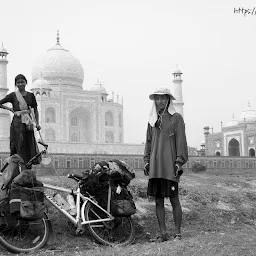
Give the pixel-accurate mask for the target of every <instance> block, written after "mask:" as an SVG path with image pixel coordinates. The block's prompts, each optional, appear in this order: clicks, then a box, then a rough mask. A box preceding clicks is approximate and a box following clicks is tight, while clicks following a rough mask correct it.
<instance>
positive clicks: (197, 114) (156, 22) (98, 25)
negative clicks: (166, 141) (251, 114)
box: [0, 0, 256, 147]
mask: <svg viewBox="0 0 256 256" xmlns="http://www.w3.org/2000/svg"><path fill="white" fill-rule="evenodd" d="M239 7H240V8H245V9H251V10H253V8H254V7H256V2H255V1H252V0H251V1H246V0H243V1H242V0H240V1H237V0H229V1H228V0H226V1H223V0H215V1H205V0H194V1H190V0H187V1H182V0H166V1H162V0H145V1H141V0H116V1H114V0H91V1H88V0H73V1H70V0H61V1H56V0H44V1H35V0H22V1H21V0H16V1H13V0H8V1H7V0H6V1H1V15H0V26H1V30H0V42H1V41H2V42H3V43H4V47H5V48H6V49H7V50H8V52H9V55H8V60H9V64H8V87H9V88H10V90H11V91H12V90H13V89H14V82H13V81H14V77H15V76H16V75H17V74H18V73H23V74H24V75H26V76H27V78H28V80H29V84H30V85H31V70H32V67H33V63H35V61H36V60H37V59H38V58H39V57H40V56H41V55H42V54H44V53H45V51H46V50H47V49H49V48H50V47H52V46H53V45H55V43H56V31H57V30H59V31H60V43H61V45H62V46H63V47H64V48H66V49H68V50H69V51H70V52H71V54H72V55H73V56H74V57H76V58H77V59H78V60H79V61H80V62H81V64H82V65H83V68H84V84H83V87H84V89H85V90H89V89H90V88H91V87H92V86H93V84H94V83H96V81H97V78H99V79H100V81H101V82H102V83H103V85H104V86H105V88H106V89H107V92H108V93H109V94H110V96H111V95H112V91H114V92H115V93H118V94H119V97H123V98H124V140H125V142H127V143H142V142H143V141H145V133H146V126H147V120H148V113H149V109H150V107H151V103H152V102H151V101H150V100H149V99H148V95H149V94H150V93H151V92H152V91H153V90H154V89H155V88H156V87H160V86H171V84H172V80H173V75H172V72H173V70H175V69H176V66H177V65H178V66H179V68H180V70H181V71H182V72H183V75H182V79H183V99H184V119H185V123H186V132H187V140H188V144H189V145H190V146H195V147H199V146H200V144H201V142H202V140H204V136H203V127H204V126H205V124H206V123H207V124H208V125H209V126H210V127H213V131H214V132H217V131H220V122H221V121H223V124H225V123H227V122H228V121H230V120H231V119H232V115H233V114H234V115H235V118H239V115H240V114H241V112H242V110H243V109H244V108H245V107H246V106H247V104H248V101H249V102H250V104H251V106H252V107H253V108H255V107H256V89H255V85H256V78H255V74H256V72H255V71H256V67H255V61H256V29H255V28H256V14H254V15H252V14H246V15H245V14H244V13H242V12H240V13H238V12H236V13H234V9H238V8H239ZM255 9H256V8H255ZM255 13H256V10H255Z"/></svg>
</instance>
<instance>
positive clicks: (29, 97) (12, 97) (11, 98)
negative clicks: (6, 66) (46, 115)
mask: <svg viewBox="0 0 256 256" xmlns="http://www.w3.org/2000/svg"><path fill="white" fill-rule="evenodd" d="M23 98H24V100H25V101H26V103H27V105H28V107H32V108H33V109H35V110H36V109H37V102H36V97H35V95H34V94H33V93H32V92H27V93H26V95H25V96H23ZM8 102H9V103H11V104H12V107H13V110H14V111H20V106H19V101H18V100H17V97H16V94H15V92H11V93H10V94H7V95H6V96H5V97H4V98H3V99H2V100H0V104H5V103H8Z"/></svg>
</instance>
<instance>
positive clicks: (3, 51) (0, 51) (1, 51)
mask: <svg viewBox="0 0 256 256" xmlns="http://www.w3.org/2000/svg"><path fill="white" fill-rule="evenodd" d="M0 53H6V54H8V52H7V50H6V49H5V48H4V45H3V43H2V46H1V47H0Z"/></svg>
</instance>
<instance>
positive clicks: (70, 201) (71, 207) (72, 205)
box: [67, 194, 76, 215]
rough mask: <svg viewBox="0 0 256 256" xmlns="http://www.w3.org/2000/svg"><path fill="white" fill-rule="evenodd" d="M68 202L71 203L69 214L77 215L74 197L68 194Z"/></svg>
mask: <svg viewBox="0 0 256 256" xmlns="http://www.w3.org/2000/svg"><path fill="white" fill-rule="evenodd" d="M67 201H68V203H69V213H70V214H71V215H76V203H75V200H74V197H73V196H72V195H70V194H68V195H67Z"/></svg>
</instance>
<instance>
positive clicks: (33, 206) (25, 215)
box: [20, 201, 45, 220]
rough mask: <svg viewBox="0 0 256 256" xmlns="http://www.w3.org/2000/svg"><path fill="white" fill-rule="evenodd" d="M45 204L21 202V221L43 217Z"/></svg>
mask: <svg viewBox="0 0 256 256" xmlns="http://www.w3.org/2000/svg"><path fill="white" fill-rule="evenodd" d="M44 211H45V204H44V203H43V202H39V201H21V204H20V217H21V218H22V219H28V220H34V219H41V218H43V217H44Z"/></svg>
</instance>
